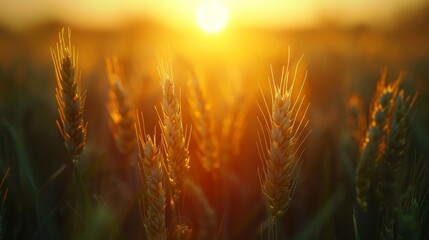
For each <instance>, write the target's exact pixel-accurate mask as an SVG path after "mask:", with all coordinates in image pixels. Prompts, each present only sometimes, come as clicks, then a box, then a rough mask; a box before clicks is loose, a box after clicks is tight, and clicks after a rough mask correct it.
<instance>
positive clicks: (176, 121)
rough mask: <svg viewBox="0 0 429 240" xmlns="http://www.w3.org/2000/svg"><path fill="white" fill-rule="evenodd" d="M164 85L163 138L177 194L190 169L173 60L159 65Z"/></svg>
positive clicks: (168, 171)
mask: <svg viewBox="0 0 429 240" xmlns="http://www.w3.org/2000/svg"><path fill="white" fill-rule="evenodd" d="M159 76H160V78H161V85H162V103H161V107H162V120H161V119H160V125H161V131H162V139H163V143H164V148H165V155H166V166H167V173H168V178H169V180H170V183H171V185H172V187H173V189H174V192H175V195H176V196H177V194H178V193H180V191H181V188H182V186H183V181H184V180H185V178H186V176H187V174H188V170H189V150H188V145H189V136H186V135H185V130H184V129H183V123H182V108H181V102H180V94H177V92H176V88H175V85H174V80H173V75H172V72H171V62H169V63H168V64H167V66H165V65H164V64H163V63H162V62H161V63H160V67H159Z"/></svg>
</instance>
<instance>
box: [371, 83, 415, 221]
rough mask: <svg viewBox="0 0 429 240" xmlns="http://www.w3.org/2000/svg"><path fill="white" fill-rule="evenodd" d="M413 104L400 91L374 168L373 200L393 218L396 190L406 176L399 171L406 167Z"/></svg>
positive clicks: (396, 196)
mask: <svg viewBox="0 0 429 240" xmlns="http://www.w3.org/2000/svg"><path fill="white" fill-rule="evenodd" d="M413 102H414V100H413V101H411V98H410V97H405V95H404V91H403V90H401V91H400V92H399V93H398V94H397V96H396V97H395V99H394V106H393V111H392V117H391V121H390V127H389V132H388V134H387V137H386V151H385V154H384V156H383V158H382V159H381V161H380V164H379V165H378V167H377V183H376V186H375V192H376V196H377V198H378V201H379V205H380V208H383V209H386V210H387V209H390V210H392V211H393V212H392V214H393V215H395V214H396V209H397V207H398V206H397V200H398V197H399V196H400V191H401V190H400V187H401V183H402V182H403V180H404V177H405V174H406V172H405V171H403V170H404V169H405V167H407V166H406V164H407V153H408V151H407V150H408V145H409V138H408V135H409V129H410V126H409V121H408V115H409V113H410V110H411V107H412V105H413Z"/></svg>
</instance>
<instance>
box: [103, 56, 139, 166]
mask: <svg viewBox="0 0 429 240" xmlns="http://www.w3.org/2000/svg"><path fill="white" fill-rule="evenodd" d="M106 67H107V77H108V79H109V83H110V84H109V86H110V90H109V97H110V101H109V104H108V105H107V108H108V110H109V113H110V117H111V121H110V128H111V130H112V133H113V136H114V138H115V143H116V147H117V149H118V150H119V152H120V153H121V154H123V155H124V156H126V157H127V160H128V162H129V161H130V160H131V155H132V153H133V152H134V149H135V147H136V138H135V132H134V114H133V112H134V111H133V108H134V107H133V104H132V100H131V97H130V95H129V93H128V91H127V89H126V88H125V86H124V78H123V76H122V73H121V70H120V67H119V64H118V61H117V59H116V58H112V59H107V60H106Z"/></svg>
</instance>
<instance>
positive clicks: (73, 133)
mask: <svg viewBox="0 0 429 240" xmlns="http://www.w3.org/2000/svg"><path fill="white" fill-rule="evenodd" d="M67 37H68V38H67V41H66V39H65V38H64V29H62V30H61V32H60V33H59V42H58V43H57V44H56V49H52V48H51V55H52V59H53V62H54V68H55V76H56V80H57V88H56V99H57V102H58V112H59V114H60V120H59V121H57V125H58V128H59V129H60V132H61V135H62V136H63V138H64V143H65V146H66V148H67V150H68V152H69V153H70V155H71V158H72V162H73V164H74V165H77V163H78V159H79V156H80V154H81V153H82V150H83V149H84V147H85V143H86V128H87V124H86V123H85V122H84V120H83V110H84V105H85V94H84V93H83V94H82V93H81V83H80V75H79V72H78V67H77V63H78V55H77V53H76V51H75V49H74V47H72V45H71V40H70V38H71V31H70V29H68V36H67Z"/></svg>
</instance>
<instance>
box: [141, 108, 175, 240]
mask: <svg viewBox="0 0 429 240" xmlns="http://www.w3.org/2000/svg"><path fill="white" fill-rule="evenodd" d="M136 119H137V123H136V125H135V131H136V136H137V142H138V150H139V159H140V161H139V167H140V172H141V175H142V179H143V185H144V187H145V189H144V191H145V192H144V194H143V196H144V197H143V198H144V199H143V202H144V214H143V220H144V228H145V232H146V236H147V238H148V239H159V240H161V239H167V230H166V222H165V209H166V194H165V187H164V174H163V169H162V163H163V157H162V153H161V152H160V151H159V149H158V148H157V146H156V138H155V137H154V138H152V137H151V136H149V135H147V134H146V133H145V131H144V126H142V123H141V122H142V119H143V117H141V118H140V117H139V114H138V113H137V116H136Z"/></svg>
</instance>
